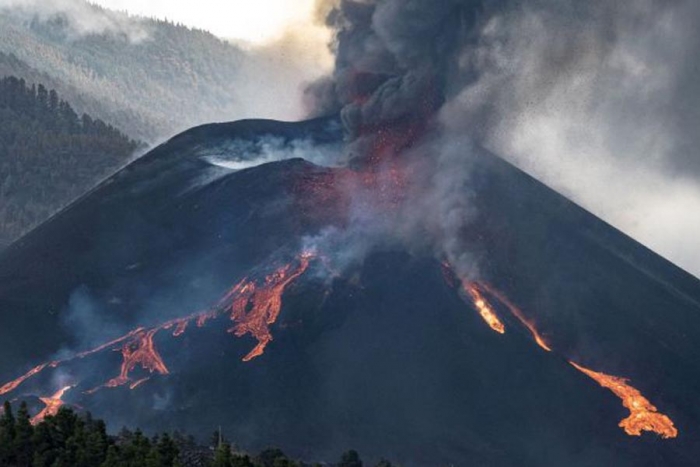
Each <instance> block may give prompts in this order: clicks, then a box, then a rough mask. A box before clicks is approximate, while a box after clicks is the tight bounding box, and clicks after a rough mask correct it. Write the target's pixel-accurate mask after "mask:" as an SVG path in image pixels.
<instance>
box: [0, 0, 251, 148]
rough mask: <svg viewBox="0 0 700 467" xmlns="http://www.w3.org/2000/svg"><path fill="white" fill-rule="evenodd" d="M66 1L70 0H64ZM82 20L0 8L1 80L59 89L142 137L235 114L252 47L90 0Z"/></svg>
mask: <svg viewBox="0 0 700 467" xmlns="http://www.w3.org/2000/svg"><path fill="white" fill-rule="evenodd" d="M64 3H66V2H64ZM73 3H74V4H75V8H74V9H73V10H71V11H73V12H75V11H79V12H80V14H81V16H80V18H76V17H75V15H71V14H69V13H66V12H60V11H51V10H50V9H49V8H50V7H51V6H50V5H46V8H47V11H36V10H32V9H26V8H21V7H17V6H15V7H12V8H8V7H6V8H3V7H1V6H0V54H3V55H0V77H1V76H3V75H14V76H18V77H20V78H24V79H25V80H26V81H27V82H42V83H46V84H47V85H49V86H51V87H53V88H55V89H57V90H58V91H59V92H60V93H61V94H62V95H64V96H65V97H66V98H67V99H68V100H69V101H70V102H72V103H73V105H74V106H75V107H76V109H77V111H78V112H80V113H82V112H87V113H90V114H91V115H94V116H95V117H96V118H100V119H102V120H104V121H107V122H109V123H111V124H113V125H115V126H117V127H119V128H121V129H122V130H123V131H125V132H126V133H127V134H129V135H131V136H133V137H135V138H138V139H140V140H142V141H147V142H149V143H150V142H154V140H155V139H158V138H162V137H167V136H171V135H172V134H174V133H176V132H179V131H181V130H184V129H186V128H189V127H191V126H193V125H197V124H201V123H204V122H211V121H217V120H231V119H233V118H234V117H235V116H236V115H235V110H236V108H237V93H238V92H239V90H238V89H237V88H236V86H235V85H234V83H235V80H236V78H237V76H238V73H239V70H240V68H241V63H242V61H243V60H245V57H244V53H243V52H242V51H241V50H239V49H238V48H237V47H235V46H233V45H231V44H230V43H228V42H226V41H223V40H221V39H219V38H217V37H215V36H213V35H212V34H210V33H208V32H205V31H201V30H196V29H191V28H188V27H185V26H181V25H176V24H173V23H170V22H167V21H159V20H151V19H144V18H137V17H131V16H128V15H126V14H124V13H119V12H114V11H110V10H106V9H102V8H100V7H97V6H95V5H91V4H88V3H86V2H84V1H82V0H75V1H74V2H73Z"/></svg>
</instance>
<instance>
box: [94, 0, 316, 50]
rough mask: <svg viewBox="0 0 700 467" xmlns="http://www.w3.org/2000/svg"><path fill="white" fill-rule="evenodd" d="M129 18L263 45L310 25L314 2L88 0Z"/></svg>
mask: <svg viewBox="0 0 700 467" xmlns="http://www.w3.org/2000/svg"><path fill="white" fill-rule="evenodd" d="M92 1H93V3H97V4H99V5H102V6H104V7H107V8H111V9H116V10H126V11H128V12H129V13H132V14H138V15H143V16H150V17H156V18H161V19H162V18H167V19H170V20H172V21H176V22H180V23H183V24H186V25H188V26H193V27H197V28H200V29H205V30H208V31H210V32H212V33H213V34H216V35H217V36H220V37H224V38H229V39H237V40H241V41H246V42H254V43H260V42H267V41H270V40H274V39H277V38H279V37H280V35H281V34H282V33H284V31H286V30H289V29H291V28H293V29H297V28H299V26H307V27H308V26H309V25H310V23H312V22H313V21H312V19H313V12H314V4H315V1H314V0H197V1H193V0H92Z"/></svg>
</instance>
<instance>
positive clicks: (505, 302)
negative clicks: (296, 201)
mask: <svg viewBox="0 0 700 467" xmlns="http://www.w3.org/2000/svg"><path fill="white" fill-rule="evenodd" d="M476 286H477V287H478V288H479V289H481V290H484V291H486V292H488V293H489V294H491V295H493V296H494V297H496V298H497V299H498V301H499V302H501V303H502V304H503V305H505V306H506V308H508V311H510V313H511V314H512V315H513V316H515V317H516V318H517V319H518V320H519V321H520V322H521V323H523V326H525V327H526V328H527V329H528V330H529V331H530V334H532V338H533V339H534V340H535V342H536V343H537V345H539V346H540V347H541V348H543V349H544V350H546V351H547V352H551V351H552V349H551V348H550V347H549V345H548V344H547V341H545V340H544V338H543V337H542V336H541V335H540V333H539V332H538V331H537V328H536V327H535V325H534V324H533V323H532V321H530V320H529V319H527V318H526V317H525V315H524V314H523V312H522V310H520V308H518V307H517V306H516V305H515V304H514V303H513V302H511V301H510V300H509V299H508V297H506V296H505V295H504V294H503V293H501V292H500V291H498V290H496V289H494V288H493V287H491V286H490V285H487V284H485V283H483V282H478V283H477V284H476Z"/></svg>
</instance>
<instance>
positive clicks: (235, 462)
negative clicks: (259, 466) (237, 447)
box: [231, 456, 255, 467]
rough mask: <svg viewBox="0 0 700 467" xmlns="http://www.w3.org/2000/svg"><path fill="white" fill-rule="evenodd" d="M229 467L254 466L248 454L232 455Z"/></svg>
mask: <svg viewBox="0 0 700 467" xmlns="http://www.w3.org/2000/svg"><path fill="white" fill-rule="evenodd" d="M231 467H255V464H253V461H252V460H250V457H249V456H233V459H232V460H231Z"/></svg>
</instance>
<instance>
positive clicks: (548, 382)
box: [0, 118, 700, 466]
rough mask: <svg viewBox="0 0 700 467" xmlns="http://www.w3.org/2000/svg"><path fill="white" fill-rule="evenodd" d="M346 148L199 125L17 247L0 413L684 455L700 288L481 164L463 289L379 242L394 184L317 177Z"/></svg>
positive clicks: (496, 457) (516, 453)
mask: <svg viewBox="0 0 700 467" xmlns="http://www.w3.org/2000/svg"><path fill="white" fill-rule="evenodd" d="M379 140H380V141H381V142H382V144H389V145H390V144H392V142H391V141H392V135H391V134H387V135H385V137H384V138H380V139H379ZM387 141H389V143H387ZM342 145H343V133H342V129H341V126H340V125H339V123H338V122H337V120H336V119H334V118H322V119H316V120H311V121H306V122H301V123H280V122H274V121H264V120H246V121H239V122H234V123H225V124H212V125H206V126H202V127H198V128H194V129H192V130H189V131H187V132H185V133H183V134H181V135H178V136H176V137H175V138H173V139H171V140H170V141H168V142H166V143H164V144H163V145H161V146H159V147H157V148H155V149H154V150H153V151H151V152H150V153H148V154H147V155H145V156H143V157H142V158H140V159H138V160H137V161H135V162H134V163H132V164H130V165H129V166H127V167H126V168H124V169H123V170H121V171H120V172H118V173H117V174H116V175H114V176H113V177H111V178H110V179H108V180H106V181H105V182H104V183H102V184H101V185H99V186H98V187H97V188H95V189H94V190H93V191H92V192H90V193H88V194H87V195H86V196H84V197H83V198H81V199H80V200H78V201H77V202H75V203H74V204H73V205H72V206H70V207H69V208H67V209H66V210H64V211H63V212H61V213H59V214H58V215H56V216H55V217H54V218H52V219H51V220H49V221H48V222H46V223H45V224H44V225H42V226H40V227H39V228H38V229H36V230H35V231H33V232H31V233H30V234H29V235H27V236H25V237H24V238H22V239H21V240H20V241H19V242H17V243H16V244H14V245H13V246H11V247H10V248H8V249H7V250H6V251H5V252H4V253H3V254H2V256H1V257H0V336H1V337H0V342H1V343H2V344H1V345H2V352H3V358H2V359H1V360H0V394H2V396H3V397H5V398H7V399H9V400H22V399H28V400H32V401H34V402H33V404H34V405H33V406H36V407H37V410H41V412H40V413H39V414H35V415H36V416H37V417H39V416H41V417H43V416H47V415H51V413H52V412H55V411H56V410H58V407H60V406H61V404H67V405H72V406H74V407H80V408H82V409H85V410H89V411H91V412H92V413H93V414H95V415H96V416H98V417H102V418H105V419H107V420H109V421H110V423H111V424H112V425H116V426H119V425H127V426H139V427H142V428H144V429H147V430H171V429H180V430H185V431H187V432H191V433H208V432H210V431H211V430H212V429H213V428H214V427H217V426H221V427H222V429H223V431H224V433H225V434H226V436H227V437H228V438H230V439H232V440H234V441H236V442H237V443H239V444H240V445H242V446H245V447H248V448H250V449H256V448H261V447H265V446H267V445H270V444H272V445H277V446H280V447H282V448H283V449H284V450H285V451H288V452H290V453H293V454H294V455H298V456H301V457H305V458H315V459H324V458H325V459H332V458H333V457H334V456H335V455H336V453H337V452H339V451H341V450H345V449H348V448H354V449H357V450H359V451H360V452H361V453H363V455H364V456H365V457H367V458H370V459H378V458H379V457H380V456H384V457H389V458H391V459H392V460H396V461H398V462H400V463H401V464H402V465H409V466H411V465H416V466H424V465H447V464H453V465H489V466H511V465H513V466H514V465H517V466H529V465H533V466H534V465H537V466H542V465H557V466H558V465H571V466H575V465H576V466H578V465H581V466H584V465H615V466H644V465H655V466H656V465H667V466H671V465H679V466H683V465H693V463H694V462H696V460H697V459H698V457H699V456H700V282H698V280H697V279H695V278H694V277H692V276H690V275H689V274H687V273H685V272H684V271H682V270H680V269H678V268H677V267H675V266H674V265H672V264H670V263H669V262H667V261H665V260H664V259H662V258H661V257H659V256H657V255H656V254H654V253H653V252H651V251H649V250H648V249H646V248H644V247H643V246H641V245H640V244H638V243H636V242H635V241H634V240H632V239H630V238H629V237H627V236H625V235H623V234H622V233H620V232H619V231H617V230H615V229H614V228H612V227H611V226H609V225H608V224H606V223H604V222H602V221H601V220H599V219H597V218H596V217H594V216H593V215H591V214H590V213H588V212H586V211H585V210H583V209H581V208H580V207H578V206H576V205H575V204H573V203H572V202H570V201H568V200H567V199H565V198H564V197H562V196H560V195H559V194H557V193H556V192H554V191H552V190H551V189H549V188H547V187H546V186H544V185H542V184H541V183H539V182H538V181H536V180H535V179H533V178H531V177H529V176H528V175H526V174H525V173H523V172H521V171H520V170H518V169H516V168H514V167H513V166H511V165H509V164H508V163H506V162H504V161H503V160H501V159H499V158H498V157H496V156H494V155H492V154H490V153H488V152H487V151H485V150H476V153H477V155H476V156H475V157H474V158H473V167H471V169H470V173H471V175H470V180H471V183H470V184H469V190H465V191H464V192H463V193H461V192H459V191H455V190H452V192H451V194H452V195H453V196H456V197H457V198H458V199H462V200H463V201H464V205H466V206H468V208H469V210H470V213H471V214H470V221H469V223H468V226H466V227H465V228H463V229H460V231H459V234H460V240H461V243H460V245H462V246H463V247H464V248H466V250H465V252H464V253H465V254H468V256H469V257H471V258H473V262H474V264H477V265H478V267H476V268H475V270H474V271H475V272H465V270H464V269H463V268H461V267H460V266H459V265H458V264H455V263H454V261H453V260H452V259H450V258H449V257H445V256H444V255H442V254H439V253H436V252H435V250H434V249H431V248H426V247H424V246H421V244H420V242H415V241H410V242H409V241H405V240H404V236H402V235H401V234H400V233H396V232H393V231H392V233H395V235H389V238H388V240H387V238H386V236H385V235H384V234H383V235H382V240H381V241H374V242H365V241H364V240H365V238H364V237H366V235H367V231H366V230H361V231H360V232H359V234H352V235H351V234H349V233H348V232H349V231H351V230H352V229H353V228H354V227H353V226H354V225H356V224H357V223H362V222H377V219H383V218H391V217H392V215H393V214H392V213H395V212H396V211H397V208H396V206H397V205H399V204H401V203H402V196H403V195H402V189H403V187H404V184H406V183H407V182H406V180H405V177H406V175H405V174H404V173H403V172H401V171H397V170H394V169H395V168H394V167H388V168H387V169H386V170H382V171H362V170H352V169H349V168H346V167H327V166H324V165H321V164H315V163H312V162H310V161H307V160H305V159H304V158H305V157H307V156H308V157H310V159H311V160H315V161H316V162H318V160H317V159H318V158H317V157H316V156H314V157H311V153H312V152H314V151H316V152H317V148H323V151H328V152H333V151H335V150H337V148H338V147H340V146H342ZM270 147H273V149H274V150H273V151H272V152H277V153H281V154H285V155H286V156H288V158H286V159H285V158H283V160H275V161H270V160H271V159H275V158H279V157H275V158H270V157H269V153H270V151H271V150H270ZM312 148H313V149H312ZM374 150H375V153H377V154H380V155H381V152H382V148H381V147H380V148H375V149H374ZM314 154H315V152H314ZM286 156H285V157H286ZM293 156H301V158H300V157H293ZM358 192H359V193H369V195H367V199H366V200H365V201H366V203H364V204H363V203H359V205H360V207H361V209H359V210H358V208H357V205H358V202H357V200H356V199H349V198H348V193H353V194H356V193H358ZM359 197H360V198H362V196H359ZM367 205H371V207H372V208H373V209H374V210H375V212H380V213H381V214H380V215H379V216H377V217H372V218H370V220H369V221H367V220H366V219H365V218H363V217H362V215H361V214H362V212H363V209H362V208H363V207H366V206H367ZM358 211H359V214H358ZM402 215H403V214H402ZM358 218H359V220H358ZM417 224H419V225H420V224H421V223H420V219H418V222H417ZM417 230H418V231H419V232H420V231H421V230H420V227H419V228H418V229H417ZM428 230H429V229H427V228H426V231H425V235H426V236H428V235H429V234H430V233H429V232H428ZM419 236H420V235H419ZM413 237H415V235H413V236H412V238H413ZM328 238H331V241H326V239H328ZM333 239H335V240H333ZM357 250H362V251H361V252H360V253H358V251H357ZM348 258H349V259H348ZM353 258H355V259H353ZM357 258H359V259H357Z"/></svg>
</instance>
